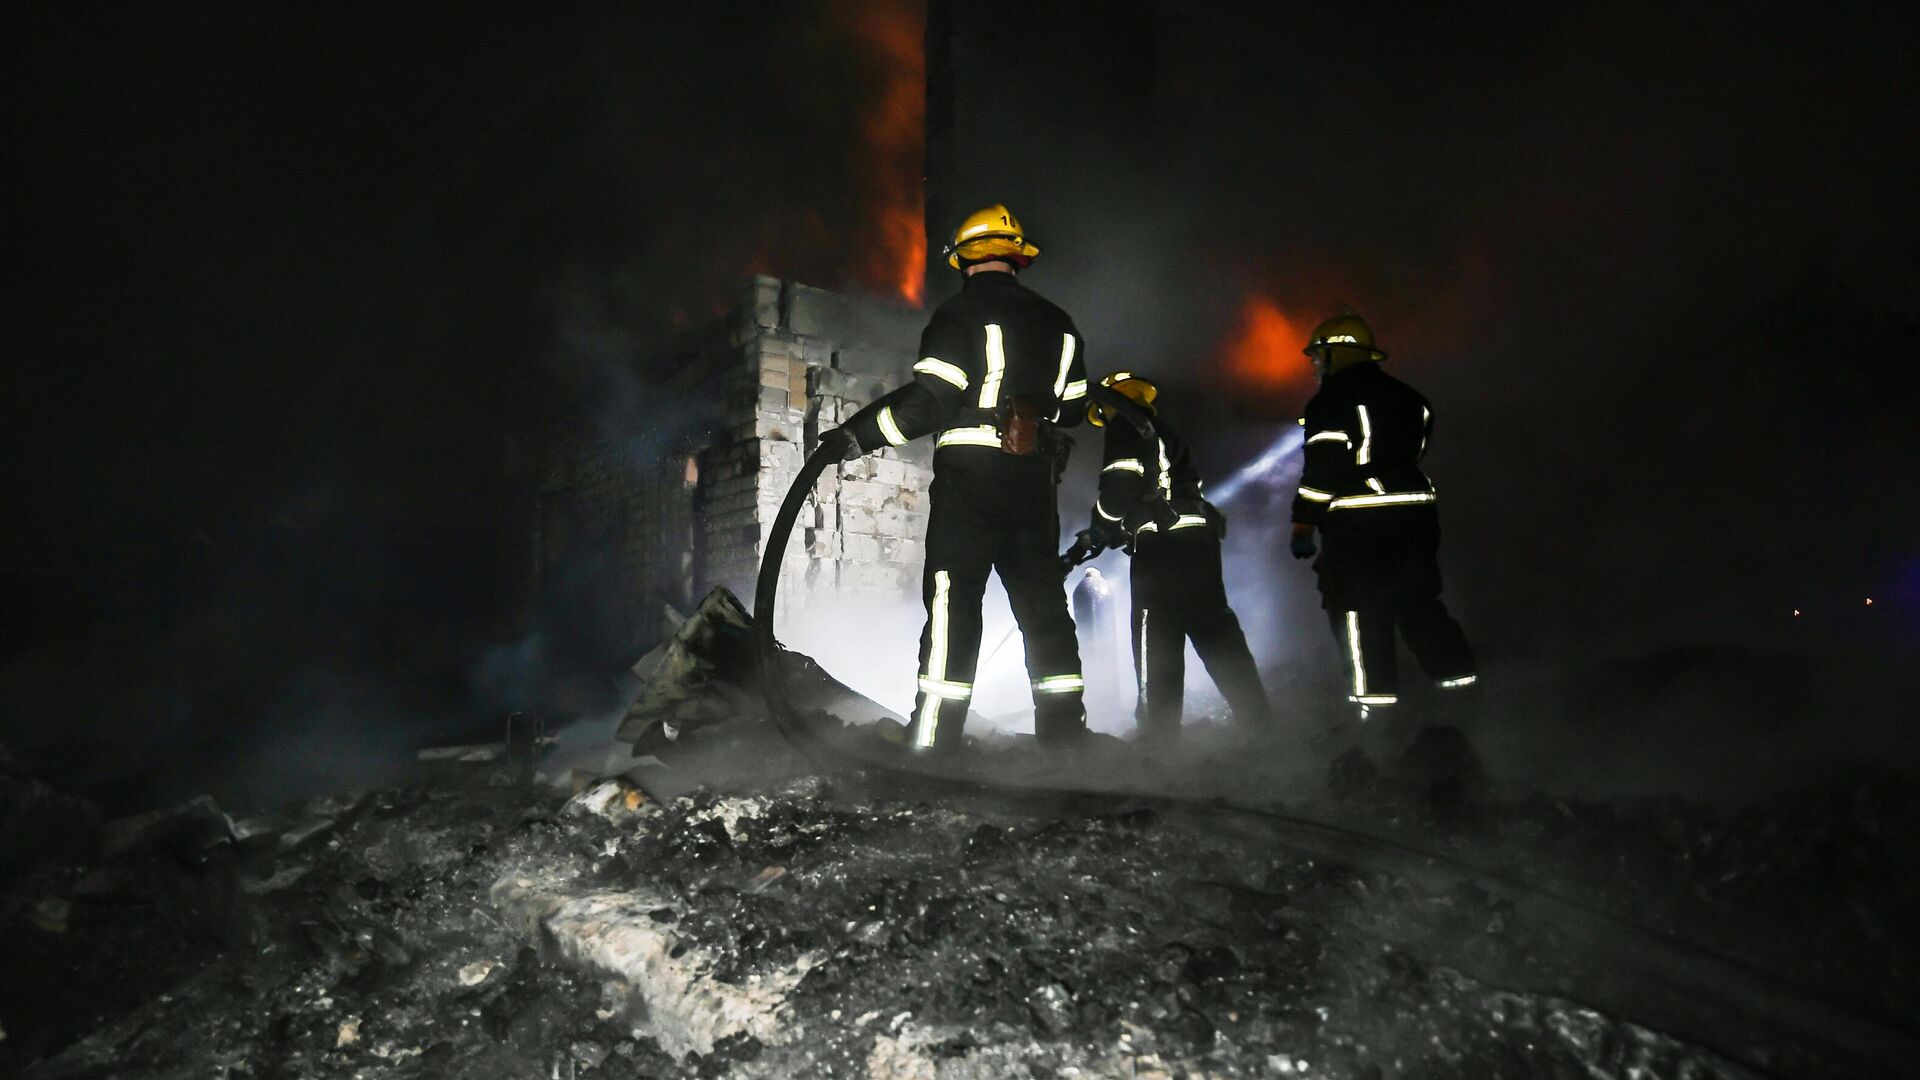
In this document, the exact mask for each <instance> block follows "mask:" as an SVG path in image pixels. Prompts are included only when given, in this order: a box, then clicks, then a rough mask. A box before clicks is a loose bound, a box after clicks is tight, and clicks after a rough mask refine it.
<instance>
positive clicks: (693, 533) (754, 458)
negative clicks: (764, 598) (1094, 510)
mask: <svg viewBox="0 0 1920 1080" xmlns="http://www.w3.org/2000/svg"><path fill="white" fill-rule="evenodd" d="M924 318H925V316H924V315H923V313H921V312H918V311H913V310H910V309H906V308H902V307H898V306H895V305H892V304H887V303H884V302H880V301H868V300H861V299H858V298H854V297H848V296H842V295H840V294H837V293H833V292H829V291H827V290H824V289H816V288H812V287H810V286H806V285H800V284H797V283H794V282H785V281H780V280H778V279H775V278H768V277H757V278H755V279H754V280H753V282H752V283H751V284H750V285H749V287H748V288H747V290H746V291H745V294H744V296H743V297H742V300H741V302H740V304H739V305H738V306H736V307H735V308H734V309H733V310H732V311H730V312H729V313H728V314H726V315H725V316H723V317H721V318H720V319H718V320H715V321H714V322H712V323H709V324H707V325H705V326H701V327H698V328H695V329H693V330H692V331H690V332H688V333H687V334H685V335H683V337H682V338H681V339H680V340H679V341H677V342H676V343H675V349H674V352H673V354H672V358H671V359H670V360H669V361H667V362H665V363H655V364H652V365H649V367H650V368H651V369H652V370H655V371H660V370H662V369H664V370H665V371H666V372H667V374H666V375H665V376H663V377H660V376H657V377H656V378H655V379H654V380H653V383H654V385H653V386H652V387H651V389H650V394H651V395H652V396H654V397H656V398H657V400H660V401H662V402H668V403H670V404H671V407H672V408H673V409H675V410H681V411H684V412H687V413H689V414H697V416H696V417H695V419H696V420H697V422H686V421H687V419H688V418H687V417H679V418H677V419H678V420H680V421H682V422H680V423H678V424H677V425H676V427H677V429H683V430H685V431H687V432H689V434H685V435H683V436H680V437H678V439H677V441H674V442H672V444H671V445H667V446H659V445H653V444H649V445H648V446H647V448H646V450H645V451H644V452H636V451H635V450H634V449H633V440H631V439H628V438H625V437H623V435H624V433H622V432H617V431H616V432H611V433H604V434H602V435H600V436H597V437H587V436H584V435H580V434H577V433H569V434H568V435H567V436H566V437H564V438H562V439H560V440H558V448H557V450H556V452H555V454H554V455H553V458H552V460H551V461H550V462H549V465H548V468H547V471H546V480H545V482H544V483H543V484H542V487H541V499H540V507H539V512H538V513H537V514H536V515H535V516H536V521H535V522H534V529H533V531H534V542H533V545H532V549H533V558H532V562H533V563H534V565H535V572H536V573H537V574H539V575H544V576H547V577H552V576H553V575H556V574H566V573H568V572H570V570H572V569H573V568H576V567H578V566H579V565H581V563H582V561H583V560H588V559H592V560H594V561H595V563H596V567H597V570H598V571H599V572H600V573H601V574H602V576H603V578H605V579H606V581H607V584H606V585H605V586H604V587H609V588H613V589H616V590H619V591H621V592H623V593H624V595H625V596H626V597H627V598H628V599H630V601H631V604H632V606H633V608H634V612H633V615H632V620H631V621H632V625H633V626H634V627H636V628H637V630H636V633H637V635H638V639H639V640H644V639H645V638H646V637H647V630H648V629H649V628H650V627H651V626H652V625H653V624H654V623H655V622H656V621H657V615H658V604H659V603H660V602H661V601H665V602H668V603H672V604H674V605H675V606H676V607H679V608H680V609H681V610H682V611H685V610H687V607H688V605H689V604H690V603H691V602H694V601H697V600H698V598H699V597H700V595H702V594H704V593H705V591H706V590H707V589H708V588H710V587H712V586H713V585H725V586H727V587H728V588H731V589H732V590H733V591H734V592H735V593H737V594H739V596H740V597H741V599H742V600H743V601H745V602H747V603H748V604H749V605H751V603H752V597H753V584H754V579H755V577H756V575H757V574H758V572H759V565H760V558H761V555H762V554H763V552H764V551H765V546H766V533H767V531H768V529H769V528H770V526H771V525H772V522H773V518H774V515H775V514H776V512H777V511H778V510H779V506H780V502H781V500H782V499H783V498H784V497H785V495H786V492H787V488H788V487H789V486H790V485H791V483H792V482H793V479H794V477H795V475H796V474H797V472H798V470H799V468H800V464H801V462H802V461H803V460H804V459H805V456H806V454H807V453H809V452H811V451H812V449H813V448H814V446H815V445H817V440H818V438H819V433H820V432H821V431H822V430H824V429H827V428H831V427H833V426H834V425H836V424H838V423H840V422H841V421H842V420H844V419H845V418H846V417H848V416H851V415H852V414H853V412H854V411H855V410H857V409H858V408H860V407H861V406H863V405H865V404H866V403H867V402H869V401H871V400H873V399H874V398H875V397H878V396H879V395H880V394H881V393H883V392H885V391H886V390H887V389H889V388H891V387H893V386H897V385H899V384H900V383H901V382H903V381H905V380H906V379H907V378H908V376H909V373H910V368H911V366H912V362H913V357H914V350H915V348H916V346H917V344H918V340H919V332H920V327H921V325H922V323H923V321H924ZM931 463H932V449H931V446H930V445H929V441H928V440H921V442H920V443H919V444H916V445H913V446H909V447H904V448H901V449H898V450H885V451H881V452H879V453H878V454H875V455H872V456H869V457H867V458H863V459H861V460H858V461H854V462H849V463H846V464H844V465H842V466H841V467H840V468H839V469H838V470H836V471H835V472H831V473H829V474H828V475H826V476H824V477H822V478H821V480H820V483H819V484H818V485H817V486H816V488H815V491H814V496H813V499H812V500H811V502H810V503H809V505H808V506H807V507H806V508H805V509H804V510H803V511H802V513H801V515H800V520H799V523H798V524H797V526H796V527H795V530H794V538H793V542H792V544H791V546H790V547H789V548H788V550H787V552H786V555H785V558H784V560H783V564H782V575H783V576H782V581H781V600H782V606H783V607H785V606H786V605H789V604H796V603H805V602H807V601H808V600H809V599H811V598H817V597H820V596H822V595H833V596H872V597H875V598H884V599H899V598H902V597H913V596H917V594H918V591H919V587H920V572H921V566H922V564H923V563H924V561H925V550H924V547H923V545H922V538H923V537H924V535H925V531H926V513H927V501H926V499H927V495H926V493H927V486H928V484H929V482H930V481H931V479H932V466H931Z"/></svg>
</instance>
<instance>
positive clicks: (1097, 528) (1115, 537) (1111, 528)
mask: <svg viewBox="0 0 1920 1080" xmlns="http://www.w3.org/2000/svg"><path fill="white" fill-rule="evenodd" d="M1080 535H1082V536H1087V537H1091V538H1092V539H1093V542H1094V543H1096V544H1098V545H1100V547H1101V548H1102V549H1105V548H1119V547H1126V546H1127V531H1126V530H1125V529H1122V528H1121V527H1120V526H1118V525H1116V524H1114V523H1113V522H1111V521H1107V520H1105V519H1103V518H1099V517H1095V518H1094V519H1093V524H1091V525H1088V526H1087V527H1086V528H1085V529H1084V530H1082V531H1081V533H1080Z"/></svg>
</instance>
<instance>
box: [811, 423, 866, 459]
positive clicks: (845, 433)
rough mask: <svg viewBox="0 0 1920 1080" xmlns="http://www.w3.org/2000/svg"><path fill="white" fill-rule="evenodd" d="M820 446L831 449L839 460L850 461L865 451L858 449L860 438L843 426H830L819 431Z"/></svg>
mask: <svg viewBox="0 0 1920 1080" xmlns="http://www.w3.org/2000/svg"><path fill="white" fill-rule="evenodd" d="M820 448H821V449H823V450H826V449H831V450H832V451H833V454H834V456H835V457H836V458H837V459H838V460H840V461H852V460H853V459H854V458H857V457H859V456H860V455H861V454H864V453H866V451H864V450H862V449H860V440H859V439H858V438H856V437H854V434H853V432H852V431H851V430H850V429H848V428H844V427H837V428H832V429H829V430H827V431H823V432H821V433H820Z"/></svg>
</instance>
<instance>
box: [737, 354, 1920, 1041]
mask: <svg viewBox="0 0 1920 1080" xmlns="http://www.w3.org/2000/svg"><path fill="white" fill-rule="evenodd" d="M1089 396H1090V397H1092V398H1093V400H1094V401H1095V402H1096V403H1098V404H1101V405H1103V406H1108V407H1110V408H1112V409H1113V410H1114V411H1115V412H1116V413H1118V414H1119V415H1120V416H1121V417H1122V418H1123V419H1125V420H1127V421H1128V422H1129V423H1131V424H1133V425H1134V426H1135V427H1137V428H1139V429H1140V430H1141V431H1142V433H1143V434H1148V435H1149V437H1151V431H1152V428H1151V421H1150V420H1149V419H1148V418H1147V416H1146V414H1145V412H1144V410H1141V409H1140V408H1139V407H1138V406H1137V405H1135V404H1134V403H1133V402H1132V401H1130V400H1128V399H1126V398H1125V397H1123V396H1121V395H1120V394H1118V393H1116V392H1114V391H1112V390H1111V389H1109V388H1106V387H1092V388H1090V392H1089ZM840 460H841V459H840V456H839V454H838V453H836V452H835V450H834V449H833V448H831V447H823V448H821V449H816V450H815V451H814V452H813V453H812V454H811V455H809V456H808V457H807V459H806V461H805V462H804V463H803V464H802V465H801V467H800V471H799V474H798V475H796V476H795V477H794V480H793V484H792V486H791V487H790V488H788V490H787V495H786V498H785V500H784V501H782V503H781V504H780V511H779V513H778V514H777V515H776V516H775V518H774V521H773V525H772V527H771V529H770V530H769V531H768V534H767V545H766V552H765V554H764V555H762V556H761V562H760V571H759V576H758V579H757V580H756V582H755V588H754V603H753V615H754V617H753V643H754V658H755V661H756V664H757V667H758V673H759V681H760V691H761V694H762V695H763V696H764V698H765V699H766V706H767V712H768V715H769V717H770V718H771V720H772V722H773V725H774V727H775V729H776V730H777V731H778V732H779V734H780V736H781V737H782V738H783V739H785V740H786V742H787V743H788V744H789V745H790V746H792V747H793V748H794V750H795V751H796V752H798V753H799V754H801V755H802V756H803V757H804V758H806V759H807V760H808V761H810V762H812V763H813V764H814V765H815V766H817V767H819V768H821V769H822V770H826V771H848V770H853V769H863V768H864V769H869V770H877V771H878V772H879V773H881V774H883V775H886V776H889V777H891V778H893V779H895V780H906V781H910V782H911V784H910V787H911V789H912V790H915V791H917V792H920V793H922V794H924V793H926V792H927V791H929V790H935V789H937V790H941V791H943V792H945V793H947V794H949V795H951V796H955V797H981V796H986V797H991V798H992V799H993V803H994V805H995V806H996V807H999V808H1002V809H1008V810H1016V811H1021V812H1027V813H1036V814H1059V813H1061V812H1063V811H1065V812H1073V813H1100V812H1109V813H1111V812H1115V811H1118V810H1121V809H1139V808H1142V807H1146V808H1151V809H1153V810H1156V811H1157V812H1159V813H1160V814H1161V815H1162V816H1163V817H1164V818H1167V819H1169V820H1172V821H1176V822H1179V823H1182V824H1185V825H1192V826H1201V827H1204V828H1206V829H1207V830H1208V831H1209V832H1210V833H1212V834H1214V835H1220V834H1222V833H1226V834H1230V835H1235V836H1237V837H1240V838H1243V839H1247V840H1251V841H1255V842H1265V843H1273V842H1278V843H1280V844H1282V845H1284V846H1286V847H1288V848H1291V849H1293V850H1295V851H1297V852H1300V853H1301V854H1304V855H1307V856H1309V857H1311V858H1318V859H1324V860H1327V861H1333V862H1340V863H1346V864H1349V865H1353V866H1357V867H1361V868H1364V869H1366V870H1369V871H1372V872H1376V873H1385V874H1393V875H1398V876H1401V877H1404V878H1406V879H1409V880H1413V881H1417V882H1421V883H1423V884H1431V885H1434V886H1438V887H1442V888H1445V887H1449V886H1454V885H1457V884H1458V883H1459V882H1460V880H1461V879H1463V878H1464V879H1465V880H1468V881H1471V882H1473V883H1475V884H1477V885H1479V886H1480V887H1481V888H1483V889H1486V890H1487V891H1488V892H1489V893H1490V894H1492V895H1494V896H1496V897H1499V898H1501V899H1503V900H1505V901H1507V902H1508V903H1510V904H1512V905H1513V907H1514V910H1515V913H1516V914H1517V915H1519V916H1521V917H1523V918H1532V919H1535V920H1538V921H1541V922H1544V923H1547V924H1550V925H1552V926H1553V927H1554V928H1556V929H1558V930H1560V931H1562V932H1564V933H1567V934H1568V935H1569V936H1570V937H1571V938H1572V939H1573V940H1574V941H1577V942H1580V943H1582V944H1584V945H1585V946H1586V948H1587V949H1589V950H1590V951H1591V955H1592V956H1593V957H1594V958H1596V959H1603V961H1604V962H1605V963H1608V964H1611V965H1612V966H1613V968H1614V969H1615V971H1614V973H1615V974H1618V975H1624V976H1626V978H1624V979H1614V980H1603V981H1602V982H1603V983H1608V982H1610V983H1612V984H1613V985H1611V986H1604V985H1603V986H1600V987H1598V988H1597V989H1595V990H1594V991H1593V992H1591V993H1590V994H1589V995H1588V996H1589V999H1590V1000H1591V1003H1593V1004H1595V1005H1598V1006H1600V1007H1603V1008H1607V1009H1608V1010H1609V1011H1613V1012H1615V1013H1618V1014H1621V1015H1628V1016H1638V1017H1644V1018H1646V1021H1647V1022H1648V1023H1649V1024H1650V1026H1654V1027H1658V1028H1662V1029H1664V1030H1667V1031H1671V1032H1674V1033H1676V1034H1680V1035H1683V1036H1685V1037H1688V1038H1691V1039H1693V1040H1694V1041H1695V1042H1697V1043H1699V1044H1701V1045H1704V1046H1708V1047H1710V1048H1712V1049H1714V1050H1715V1051H1717V1052H1719V1053H1721V1054H1722V1055H1724V1056H1726V1057H1728V1058H1730V1059H1733V1060H1735V1061H1739V1062H1741V1063H1742V1064H1744V1065H1747V1066H1749V1067H1751V1068H1754V1069H1757V1070H1759V1071H1761V1072H1763V1073H1764V1072H1769V1071H1771V1069H1772V1068H1773V1067H1774V1063H1773V1062H1772V1061H1771V1060H1770V1059H1769V1057H1768V1055H1766V1054H1765V1053H1764V1052H1763V1050H1761V1049H1760V1048H1757V1047H1755V1046H1754V1042H1755V1040H1754V1039H1753V1038H1752V1037H1751V1034H1750V1033H1751V1032H1752V1031H1756V1030H1758V1031H1765V1032H1768V1033H1770V1034H1774V1035H1779V1034H1783V1033H1784V1034H1787V1035H1789V1036H1790V1037H1791V1038H1792V1039H1793V1040H1794V1041H1795V1042H1796V1043H1797V1044H1798V1045H1800V1046H1802V1047H1806V1048H1808V1049H1810V1050H1811V1051H1812V1052H1813V1053H1814V1054H1815V1057H1814V1059H1813V1060H1816V1061H1822V1062H1826V1063H1834V1062H1838V1061H1848V1060H1851V1061H1856V1062H1858V1063H1859V1064H1860V1065H1862V1066H1865V1067H1870V1068H1873V1069H1875V1070H1885V1071H1886V1074H1887V1075H1894V1074H1897V1073H1898V1072H1900V1071H1901V1070H1902V1068H1904V1067H1905V1066H1907V1065H1910V1064H1911V1063H1912V1062H1913V1061H1915V1060H1920V1036H1916V1034H1915V1033H1914V1032H1912V1031H1910V1030H1907V1028H1906V1027H1905V1025H1902V1024H1898V1023H1895V1022H1891V1021H1887V1020H1882V1019H1879V1018H1876V1017H1870V1016H1866V1015H1863V1014H1861V1013H1859V1012H1857V1011H1855V1010H1853V1009H1851V1008H1849V1007H1847V1006H1845V1005H1842V1004H1839V1003H1836V1002H1833V1001H1830V1000H1827V999H1826V998H1824V997H1821V996H1819V995H1816V994H1814V993H1812V992H1809V991H1806V990H1803V989H1801V988H1799V987H1797V986H1795V985H1793V984H1791V983H1788V982H1786V981H1784V980H1782V979H1781V978H1779V977H1778V976H1776V975H1774V974H1772V973H1771V972H1768V971H1766V970H1764V969H1761V968H1758V967H1755V966H1753V965H1751V964H1747V963H1745V962H1743V961H1741V960H1738V959H1735V958H1733V957H1729V956H1725V955H1723V954H1721V953H1719V952H1717V951H1715V950H1712V949H1709V948H1706V947H1704V946H1701V945H1698V944H1695V943H1692V942H1689V941H1686V940H1684V939H1681V938H1678V937H1675V936H1673V935H1671V934H1667V933H1664V932H1661V931H1657V930H1653V929H1650V928H1648V927H1645V926H1642V925H1639V924H1637V923H1633V922H1629V921H1626V920H1624V919H1621V918H1619V917H1617V916H1614V915H1612V914H1609V913H1607V912H1605V911H1602V910H1600V909H1598V908H1595V907H1592V906H1590V905H1587V904H1584V903H1582V902H1580V901H1577V900H1573V899H1569V898H1567V897H1565V896H1561V895H1559V894H1556V893H1554V892H1551V891H1549V890H1546V889H1543V888H1540V887H1539V886H1535V885H1532V884H1529V883H1527V882H1525V881H1522V880H1520V879H1518V878H1515V877H1512V876H1510V875H1507V874H1503V873H1500V872H1498V871H1495V870H1490V869H1487V868H1485V867H1482V866H1477V865H1475V864H1473V863H1470V862H1468V861H1465V860H1463V859H1460V858H1458V857H1455V856H1451V855H1446V854H1442V853H1440V852H1435V851H1428V850H1425V849H1422V848H1419V847H1416V846H1413V845H1409V844H1405V843H1402V842H1400V841H1396V840H1390V839H1386V838H1384V837H1379V836H1374V835H1371V834H1368V833H1364V832H1360V831H1357V830H1354V829H1350V828H1347V827H1344V826H1341V825H1336V824H1333V823H1330V822H1326V821H1320V820H1315V819H1313V818H1308V817H1302V816H1298V815H1293V814H1286V813H1281V812H1278V811H1274V810H1267V809H1260V808H1256V807H1248V806H1239V805H1234V804H1229V803H1226V802H1224V801H1220V800H1200V799H1193V798H1186V797H1181V796H1176V795H1152V796H1145V795H1141V794H1139V793H1135V792H1114V791H1100V790H1094V789H1085V788H1075V787H1058V786H1044V785H1026V784H1019V783H1013V782H1010V781H1008V780H1006V779H1003V778H992V777H986V776H981V775H977V774H965V775H963V774H959V773H956V772H953V771H950V770H947V769H937V768H932V767H929V764H928V763H927V762H926V760H925V759H923V758H919V759H910V758H908V757H907V756H906V755H905V753H904V752H902V753H901V754H900V755H898V756H893V755H884V754H880V753H863V752H858V751H856V750H854V749H852V748H850V747H848V746H846V745H842V744H836V743H835V742H833V741H831V740H829V739H826V738H824V737H823V736H822V734H821V732H820V728H819V726H818V725H810V724H809V723H808V722H806V721H805V720H803V718H802V717H801V716H800V715H799V714H798V713H797V712H796V710H795V709H794V707H793V705H792V702H791V700H790V698H789V695H788V692H787V687H786V672H785V664H784V662H783V655H784V654H785V650H784V649H783V648H782V647H781V645H780V643H779V641H778V639H777V638H776V637H775V636H774V627H773V618H774V611H775V610H776V604H777V601H778V598H779V590H780V568H781V564H782V562H783V561H784V557H785V553H786V550H787V547H788V545H789V543H790V542H791V540H792V536H793V528H794V524H795V523H796V522H797V521H798V519H799V516H800V511H801V510H802V508H804V507H805V505H806V502H807V499H808V497H809V496H810V495H811V494H812V492H813V490H814V487H815V485H816V484H817V483H818V481H819V479H820V477H821V475H822V474H823V473H824V472H825V471H826V470H827V469H829V468H833V467H836V466H837V465H838V464H839V463H840ZM1425 944H1429V945H1434V946H1436V947H1438V946H1439V945H1440V943H1439V942H1437V941H1429V942H1426V943H1425ZM1455 960H1456V964H1455V966H1459V967H1462V968H1463V969H1465V970H1467V971H1468V973H1469V974H1474V972H1473V971H1472V970H1471V965H1470V964H1469V963H1467V962H1465V958H1464V957H1456V958H1455ZM1621 969H1624V970H1621ZM1488 974H1490V975H1491V976H1492V977H1493V979H1494V980H1496V981H1497V980H1499V979H1502V978H1505V979H1517V978H1524V973H1521V972H1518V971H1501V972H1492V973H1488ZM1483 981H1485V980H1483ZM1622 984H1624V985H1622ZM1594 999H1597V1000H1594Z"/></svg>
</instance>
